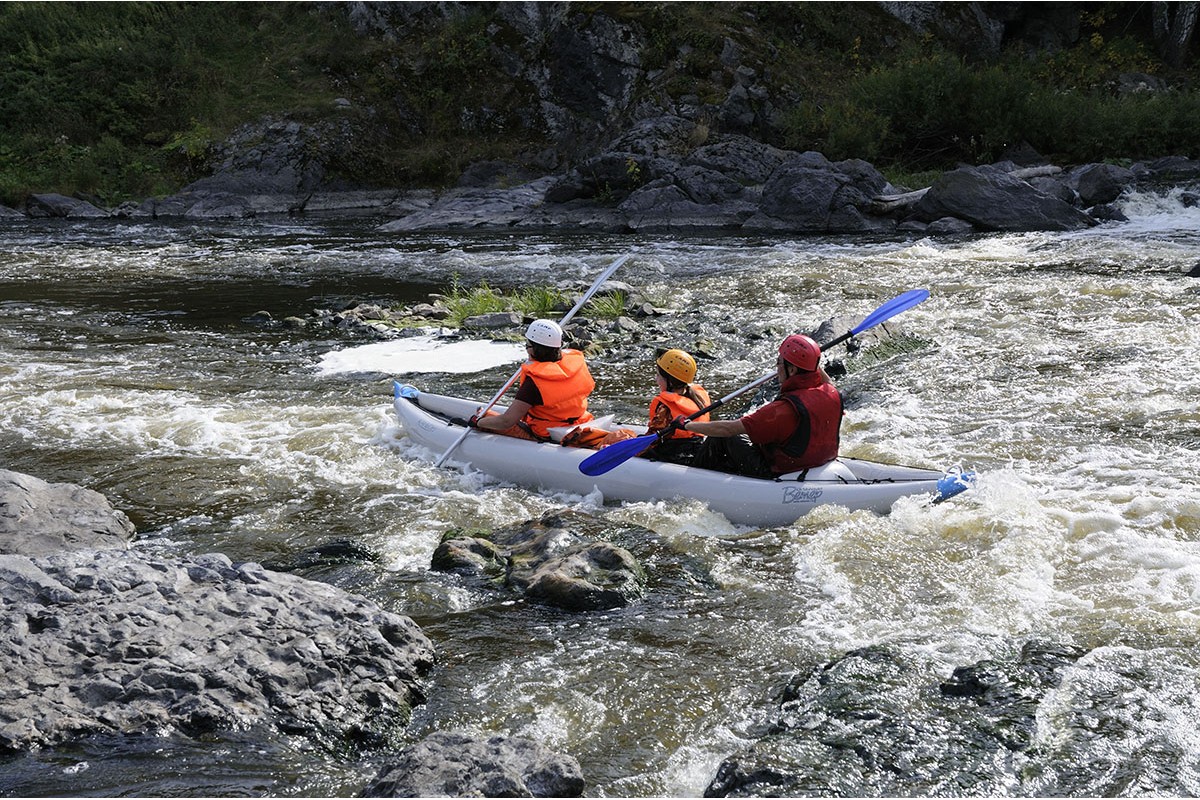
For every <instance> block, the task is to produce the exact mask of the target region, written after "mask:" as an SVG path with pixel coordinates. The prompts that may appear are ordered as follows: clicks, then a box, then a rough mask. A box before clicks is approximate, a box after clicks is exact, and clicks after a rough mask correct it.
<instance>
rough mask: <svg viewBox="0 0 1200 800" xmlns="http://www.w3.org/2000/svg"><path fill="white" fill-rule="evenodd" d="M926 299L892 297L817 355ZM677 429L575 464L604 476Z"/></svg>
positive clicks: (921, 293) (919, 294) (921, 292)
mask: <svg viewBox="0 0 1200 800" xmlns="http://www.w3.org/2000/svg"><path fill="white" fill-rule="evenodd" d="M928 297H929V291H928V290H926V289H912V290H911V291H907V292H905V293H904V294H902V295H899V296H898V297H893V298H892V299H891V300H888V301H887V302H886V303H884V304H883V305H881V306H880V307H879V308H877V309H875V310H874V311H873V312H871V314H870V316H868V317H867V318H866V319H864V320H863V321H862V322H860V323H858V325H856V326H855V327H854V328H853V329H851V330H849V331H847V332H846V333H844V334H842V335H841V336H839V337H837V338H836V339H834V340H833V341H831V342H829V343H827V344H823V345H821V346H820V347H821V352H824V351H825V350H827V349H828V348H830V347H833V346H834V345H835V344H841V343H842V342H844V341H846V340H847V339H849V338H850V337H851V336H856V335H857V334H860V333H862V332H863V331H865V330H867V329H868V328H874V327H875V326H876V325H878V324H879V323H881V322H883V321H884V320H888V319H891V318H892V317H894V316H896V315H897V314H899V313H900V312H902V311H907V310H908V309H910V308H912V307H913V306H915V305H916V304H917V303H921V302H924V301H925V299H926V298H928ZM775 375H776V372H775V371H771V372H768V373H767V374H766V375H763V376H762V377H761V378H757V379H755V380H753V381H751V382H750V383H748V384H746V385H745V386H743V387H742V388H740V389H735V390H734V391H732V392H730V393H729V394H727V395H725V396H724V397H722V398H721V399H720V400H718V401H717V402H715V403H713V404H711V405H708V406H705V407H704V408H702V409H700V410H699V411H697V412H696V413H695V414H692V415H691V416H689V417H688V418H687V419H688V421H689V422H690V421H691V420H694V419H698V418H700V417H702V416H704V415H705V414H708V413H709V412H711V411H713V410H715V409H717V408H720V407H721V406H723V405H725V403H727V402H728V401H730V400H732V399H733V398H735V397H738V396H739V395H743V394H745V393H746V392H748V391H750V390H751V389H754V388H757V387H759V386H761V385H763V384H764V383H766V382H767V381H769V380H770V379H771V378H774V377H775ZM678 427H679V426H678V425H676V424H675V423H674V422H672V423H671V424H670V425H668V426H667V427H665V428H663V429H662V430H661V431H659V432H658V433H647V434H646V435H644V436H638V437H635V438H633V439H626V440H624V441H621V442H615V443H613V444H610V445H608V446H607V447H605V448H604V449H603V450H597V451H596V452H595V453H594V454H593V455H590V456H588V457H587V458H585V459H584V460H583V461H581V462H580V464H579V471H580V472H582V473H583V474H584V475H591V476H596V475H603V474H604V473H606V472H608V471H609V470H611V469H613V468H615V467H618V466H620V465H621V464H624V463H625V462H626V461H628V460H629V459H631V458H633V457H634V456H637V455H638V454H640V453H642V452H644V451H645V450H646V449H648V448H649V447H650V445H652V444H654V443H655V442H657V441H659V440H660V439H663V438H665V437H666V436H668V435H669V434H670V433H671V432H672V431H674V430H675V429H676V428H678Z"/></svg>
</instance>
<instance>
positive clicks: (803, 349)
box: [779, 333, 821, 372]
mask: <svg viewBox="0 0 1200 800" xmlns="http://www.w3.org/2000/svg"><path fill="white" fill-rule="evenodd" d="M779 355H780V356H782V357H783V360H784V361H786V362H788V363H789V364H791V365H793V366H796V367H799V368H800V369H802V370H804V371H806V372H812V371H813V370H815V369H816V368H817V364H819V363H820V361H821V348H820V346H818V345H817V343H816V342H814V341H813V340H812V339H810V338H808V337H807V336H805V335H804V334H802V333H793V334H792V335H791V336H789V337H787V338H786V339H784V340H783V344H781V345H779Z"/></svg>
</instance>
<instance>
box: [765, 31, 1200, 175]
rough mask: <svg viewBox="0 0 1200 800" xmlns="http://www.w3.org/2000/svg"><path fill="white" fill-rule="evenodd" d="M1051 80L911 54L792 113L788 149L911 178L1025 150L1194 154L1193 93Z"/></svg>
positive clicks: (1082, 155)
mask: <svg viewBox="0 0 1200 800" xmlns="http://www.w3.org/2000/svg"><path fill="white" fill-rule="evenodd" d="M1048 74H1049V73H1047V72H1046V70H1045V67H1044V66H1041V67H1039V66H1038V65H1035V64H1032V63H1030V62H1026V61H1019V60H1012V61H1007V62H1005V63H1004V64H1000V65H995V66H971V65H968V64H967V63H966V62H965V61H964V60H962V59H961V58H958V57H956V56H953V55H951V54H949V53H946V52H934V53H932V54H919V55H914V56H913V57H910V58H907V59H904V60H902V61H900V62H898V63H897V64H895V65H892V66H889V67H877V68H875V69H874V70H872V71H870V72H869V73H867V74H864V75H862V76H860V77H858V78H856V79H854V80H852V81H851V82H850V83H849V85H847V86H846V87H845V91H844V93H843V95H842V98H841V99H839V100H838V101H836V102H832V103H829V104H828V105H826V106H825V107H823V108H820V109H816V110H814V109H813V108H812V107H804V108H802V109H798V110H796V111H793V112H792V114H791V116H790V117H789V119H788V128H787V131H788V139H789V141H788V142H786V144H787V145H788V146H791V147H796V148H797V149H801V148H803V149H809V148H815V149H818V150H821V151H822V152H824V153H825V155H827V156H828V157H829V158H831V159H842V158H851V157H860V158H866V159H868V160H878V161H880V162H882V163H884V164H897V165H904V166H905V167H906V168H908V169H928V168H936V167H946V166H952V165H954V164H955V163H958V162H967V163H988V162H992V161H996V160H999V159H1001V158H1003V156H1004V153H1005V151H1006V150H1008V149H1009V148H1012V147H1016V146H1019V145H1021V144H1022V143H1028V144H1029V145H1031V146H1032V147H1033V148H1034V149H1036V150H1038V151H1039V152H1041V153H1042V154H1043V155H1046V156H1048V157H1051V158H1055V159H1061V160H1063V161H1065V162H1068V163H1083V162H1088V161H1098V160H1103V159H1105V158H1110V157H1113V156H1114V155H1117V154H1120V155H1121V156H1123V157H1126V158H1132V159H1137V158H1149V157H1154V156H1157V155H1163V154H1166V153H1184V154H1187V153H1196V152H1197V151H1198V150H1200V128H1198V127H1197V126H1196V125H1194V124H1193V123H1189V120H1191V121H1194V120H1196V119H1198V118H1200V117H1197V116H1196V114H1197V110H1200V93H1197V92H1196V91H1194V90H1178V91H1172V92H1167V93H1156V94H1126V95H1119V94H1115V93H1113V92H1111V91H1106V90H1105V89H1104V88H1103V87H1093V88H1086V89H1062V88H1058V87H1056V86H1054V85H1052V84H1047V83H1045V82H1044V79H1045V78H1046V76H1047V75H1048Z"/></svg>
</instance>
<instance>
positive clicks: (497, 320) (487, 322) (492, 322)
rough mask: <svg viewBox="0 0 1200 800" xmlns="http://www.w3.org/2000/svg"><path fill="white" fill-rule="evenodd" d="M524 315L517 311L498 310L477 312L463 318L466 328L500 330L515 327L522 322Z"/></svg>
mask: <svg viewBox="0 0 1200 800" xmlns="http://www.w3.org/2000/svg"><path fill="white" fill-rule="evenodd" d="M522 320H523V317H522V316H521V315H520V314H518V313H517V312H515V311H496V312H493V313H491V314H476V315H475V316H473V317H467V318H466V319H464V320H463V327H464V328H468V329H470V328H476V329H479V330H488V331H493V330H498V329H500V328H514V327H517V326H519V325H520V324H521V322H522Z"/></svg>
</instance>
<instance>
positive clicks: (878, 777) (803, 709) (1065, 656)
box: [705, 642, 1094, 797]
mask: <svg viewBox="0 0 1200 800" xmlns="http://www.w3.org/2000/svg"><path fill="white" fill-rule="evenodd" d="M1083 654H1084V651H1082V650H1079V649H1076V648H1073V647H1067V646H1061V645H1055V644H1052V643H1045V642H1028V643H1025V644H1024V645H1023V646H1022V647H1021V648H1020V649H1019V651H1018V652H1017V653H1015V654H1014V655H1013V656H1011V657H1009V658H998V659H994V660H990V661H984V662H979V663H978V664H973V665H969V666H966V667H961V668H959V669H957V670H955V672H954V675H953V677H952V678H951V679H950V680H948V681H943V682H941V683H940V684H939V683H937V681H936V676H935V675H933V674H931V673H930V672H928V671H927V669H926V668H925V667H923V666H922V665H921V664H919V663H918V662H916V661H913V660H910V659H908V658H906V657H905V656H903V655H901V654H900V653H898V652H896V651H894V650H891V649H890V648H885V647H871V648H865V649H862V650H856V651H853V652H851V653H848V654H846V655H845V656H844V657H842V658H840V659H837V660H835V661H833V662H830V663H828V664H825V665H821V666H813V667H809V668H806V669H804V670H802V671H801V672H800V673H798V674H797V675H796V677H795V678H793V680H792V681H790V682H789V684H788V685H787V686H786V687H785V689H784V691H783V693H782V698H781V702H780V708H779V714H778V715H777V717H776V718H775V720H774V721H773V722H772V723H771V724H770V725H769V726H768V727H766V728H765V730H764V732H763V735H762V736H761V738H760V739H759V740H758V741H757V742H756V743H755V744H754V745H752V746H751V747H749V748H747V749H746V750H744V751H742V752H740V753H738V754H736V755H734V756H731V757H730V758H728V759H726V760H725V761H724V762H723V763H722V764H721V766H720V768H719V769H718V772H717V775H716V777H715V779H714V780H713V781H712V783H711V784H710V785H709V786H708V788H707V789H706V791H705V796H706V797H755V796H764V795H765V796H813V795H817V796H855V797H890V796H939V795H948V794H953V795H955V796H962V795H1001V794H1012V793H1014V792H1013V787H1018V789H1019V788H1020V787H1021V786H1022V784H1021V780H1022V775H1023V770H1028V769H1030V764H1029V757H1028V756H1026V755H1025V751H1026V750H1028V749H1029V747H1030V744H1031V743H1032V736H1033V733H1034V731H1035V730H1036V727H1037V715H1038V711H1039V707H1040V704H1041V703H1042V701H1043V699H1044V698H1045V697H1046V696H1047V693H1048V692H1050V690H1051V689H1054V688H1055V687H1057V686H1058V685H1059V682H1060V679H1061V673H1062V672H1063V671H1064V670H1065V669H1068V668H1070V667H1071V666H1072V665H1073V664H1074V663H1075V662H1076V661H1077V660H1078V659H1079V658H1080V657H1081V656H1082V655H1083ZM1061 791H1062V792H1063V793H1064V794H1067V795H1070V794H1073V793H1075V792H1073V791H1072V790H1071V789H1070V788H1069V787H1067V788H1062V789H1061ZM1016 793H1017V794H1024V793H1025V792H1022V791H1017V792H1016ZM1081 793H1082V794H1094V792H1081Z"/></svg>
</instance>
